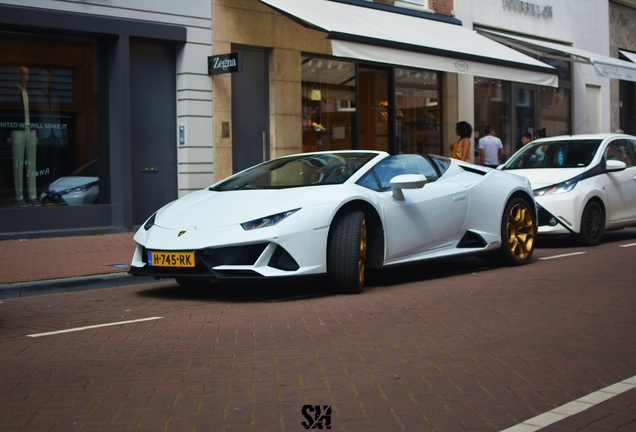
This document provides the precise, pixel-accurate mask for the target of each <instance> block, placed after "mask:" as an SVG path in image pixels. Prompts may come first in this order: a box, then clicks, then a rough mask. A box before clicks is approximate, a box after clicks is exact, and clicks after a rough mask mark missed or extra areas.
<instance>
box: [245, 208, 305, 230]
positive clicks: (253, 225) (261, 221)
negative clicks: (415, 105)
mask: <svg viewBox="0 0 636 432" xmlns="http://www.w3.org/2000/svg"><path fill="white" fill-rule="evenodd" d="M298 210H300V209H299V208H297V209H294V210H287V211H286V212H282V213H276V214H273V215H271V216H265V217H262V218H258V219H254V220H251V221H248V222H243V223H242V224H241V226H242V227H243V229H244V230H245V231H249V230H253V229H258V228H265V227H270V226H274V225H276V224H277V223H279V222H280V221H282V220H283V219H286V218H288V217H289V216H291V215H293V214H294V213H296V212H297V211H298Z"/></svg>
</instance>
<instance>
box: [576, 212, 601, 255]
mask: <svg viewBox="0 0 636 432" xmlns="http://www.w3.org/2000/svg"><path fill="white" fill-rule="evenodd" d="M604 229H605V214H604V213H603V209H602V208H601V206H600V205H599V203H597V202H595V201H590V202H589V203H587V205H586V206H585V209H584V210H583V217H582V218H581V232H580V233H579V236H578V238H579V242H580V243H581V244H582V245H584V246H596V245H597V244H599V243H600V242H601V240H602V239H603V230H604Z"/></svg>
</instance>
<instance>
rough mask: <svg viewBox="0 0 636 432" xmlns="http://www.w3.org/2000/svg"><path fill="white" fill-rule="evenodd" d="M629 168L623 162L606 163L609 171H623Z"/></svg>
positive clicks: (611, 161) (612, 160) (611, 160)
mask: <svg viewBox="0 0 636 432" xmlns="http://www.w3.org/2000/svg"><path fill="white" fill-rule="evenodd" d="M625 168H627V164H626V163H625V162H623V161H619V160H614V159H610V160H608V161H606V162H605V169H607V171H622V170H624V169H625Z"/></svg>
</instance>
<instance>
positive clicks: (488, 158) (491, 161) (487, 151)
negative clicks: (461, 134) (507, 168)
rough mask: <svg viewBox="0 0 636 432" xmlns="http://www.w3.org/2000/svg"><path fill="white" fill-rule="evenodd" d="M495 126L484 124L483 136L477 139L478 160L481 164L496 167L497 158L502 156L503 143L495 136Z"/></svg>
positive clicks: (497, 163)
mask: <svg viewBox="0 0 636 432" xmlns="http://www.w3.org/2000/svg"><path fill="white" fill-rule="evenodd" d="M495 135H496V134H495V128H494V127H492V126H491V125H488V126H486V129H485V136H483V137H482V138H481V139H480V140H479V161H480V163H481V164H482V165H483V166H487V167H490V168H497V166H498V165H499V160H500V159H501V158H503V155H504V149H503V144H502V142H501V140H500V139H499V138H497V137H496V136H495Z"/></svg>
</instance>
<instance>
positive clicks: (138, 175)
mask: <svg viewBox="0 0 636 432" xmlns="http://www.w3.org/2000/svg"><path fill="white" fill-rule="evenodd" d="M175 77H176V67H175V52H174V46H172V45H164V44H161V43H155V42H148V41H132V40H131V43H130V118H131V142H132V144H131V170H132V175H131V181H132V200H133V202H132V208H133V224H134V225H139V224H142V223H143V222H144V221H145V220H146V218H148V217H149V216H150V215H151V214H152V213H153V212H154V211H156V210H157V209H158V208H160V207H162V206H163V205H164V204H167V203H169V202H170V201H172V200H174V199H176V198H177V150H176V143H175V141H176V136H177V126H176V123H177V111H176V104H175V101H176V80H175Z"/></svg>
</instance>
